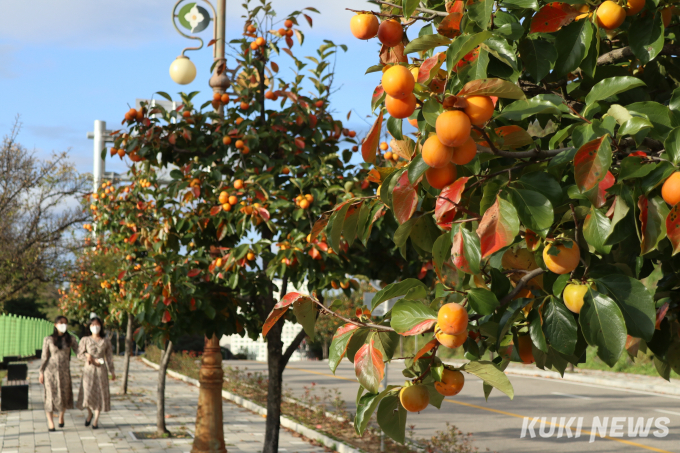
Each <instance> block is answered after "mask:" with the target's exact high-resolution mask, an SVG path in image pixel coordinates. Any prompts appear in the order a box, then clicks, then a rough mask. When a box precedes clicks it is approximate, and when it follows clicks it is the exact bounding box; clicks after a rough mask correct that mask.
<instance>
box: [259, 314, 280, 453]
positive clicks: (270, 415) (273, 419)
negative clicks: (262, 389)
mask: <svg viewBox="0 0 680 453" xmlns="http://www.w3.org/2000/svg"><path fill="white" fill-rule="evenodd" d="M282 331H283V319H281V320H279V322H277V323H276V324H274V326H273V327H272V328H271V330H270V331H269V333H268V334H267V365H268V368H269V383H268V386H267V420H266V427H265V433H264V449H263V450H262V453H277V452H278V451H279V428H280V426H281V393H282V381H283V368H284V366H285V365H284V366H282V364H281V357H282V356H283V342H282V341H281V332H282Z"/></svg>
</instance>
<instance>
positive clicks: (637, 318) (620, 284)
mask: <svg viewBox="0 0 680 453" xmlns="http://www.w3.org/2000/svg"><path fill="white" fill-rule="evenodd" d="M595 281H596V282H597V283H598V284H601V285H602V286H604V287H605V288H606V289H607V293H608V294H609V296H611V298H612V299H613V300H614V301H615V302H616V303H617V304H618V305H619V308H620V309H621V312H622V313H623V318H624V319H625V320H626V327H627V328H628V334H629V335H631V336H633V337H636V338H642V339H643V340H645V341H651V339H652V336H653V335H654V327H655V323H656V310H655V308H654V298H653V297H652V295H651V293H650V292H649V291H648V290H647V288H646V287H645V285H644V284H643V283H642V282H641V281H639V280H636V279H634V278H630V277H628V276H626V275H619V274H612V275H607V276H604V277H601V278H598V279H596V280H595Z"/></svg>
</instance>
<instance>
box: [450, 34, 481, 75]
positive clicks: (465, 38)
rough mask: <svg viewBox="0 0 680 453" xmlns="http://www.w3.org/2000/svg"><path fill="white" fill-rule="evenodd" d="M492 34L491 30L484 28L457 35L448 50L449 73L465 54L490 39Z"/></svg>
mask: <svg viewBox="0 0 680 453" xmlns="http://www.w3.org/2000/svg"><path fill="white" fill-rule="evenodd" d="M491 35H492V33H491V32H490V31H489V30H484V31H482V32H479V33H475V34H472V35H460V36H457V37H456V38H455V39H454V40H453V42H452V43H451V45H450V46H449V48H448V50H447V51H446V68H447V70H448V72H449V75H450V74H451V71H453V68H454V67H455V66H456V64H458V62H459V61H460V60H461V59H462V58H463V57H464V56H465V55H467V54H468V53H470V52H471V51H472V50H474V48H475V47H477V46H479V45H480V44H481V43H483V42H484V41H486V40H487V39H489V38H490V37H491Z"/></svg>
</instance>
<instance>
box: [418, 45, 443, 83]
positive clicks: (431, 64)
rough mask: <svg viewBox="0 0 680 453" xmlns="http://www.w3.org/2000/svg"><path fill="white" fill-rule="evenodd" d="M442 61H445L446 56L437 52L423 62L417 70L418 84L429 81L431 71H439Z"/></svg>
mask: <svg viewBox="0 0 680 453" xmlns="http://www.w3.org/2000/svg"><path fill="white" fill-rule="evenodd" d="M444 60H446V54H445V53H444V52H439V53H437V54H435V55H433V56H431V57H430V58H428V59H427V60H425V61H423V64H422V65H420V68H418V83H425V82H427V81H428V80H430V73H431V72H432V70H433V69H435V70H437V69H439V67H440V66H441V64H442V63H443V62H444Z"/></svg>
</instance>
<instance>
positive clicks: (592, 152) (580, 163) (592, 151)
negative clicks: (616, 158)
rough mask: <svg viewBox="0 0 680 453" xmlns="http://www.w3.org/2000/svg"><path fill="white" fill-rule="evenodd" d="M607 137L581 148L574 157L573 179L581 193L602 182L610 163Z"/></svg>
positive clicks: (610, 153)
mask: <svg viewBox="0 0 680 453" xmlns="http://www.w3.org/2000/svg"><path fill="white" fill-rule="evenodd" d="M609 143H610V140H609V135H604V136H603V137H600V138H596V139H595V140H592V141H590V142H588V143H586V144H585V145H583V146H581V147H580V148H579V150H578V151H577V152H576V155H575V156H574V179H576V185H577V186H578V188H579V190H580V191H581V193H583V192H587V191H589V190H590V189H592V188H593V187H595V186H596V185H597V184H598V183H599V182H600V181H602V180H603V179H604V177H605V175H606V174H607V170H609V167H610V166H611V163H612V150H611V147H610V145H609Z"/></svg>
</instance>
